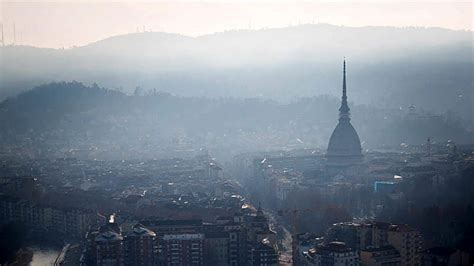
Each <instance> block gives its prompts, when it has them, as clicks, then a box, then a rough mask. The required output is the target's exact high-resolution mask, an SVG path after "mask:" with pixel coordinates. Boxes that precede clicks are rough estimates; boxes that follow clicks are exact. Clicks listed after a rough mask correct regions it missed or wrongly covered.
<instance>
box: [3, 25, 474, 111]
mask: <svg viewBox="0 0 474 266" xmlns="http://www.w3.org/2000/svg"><path fill="white" fill-rule="evenodd" d="M472 49H473V44H472V32H467V31H452V30H446V29H440V28H393V27H360V28H352V27H340V26H333V25H326V24H317V25H301V26H295V27H288V28H281V29H265V30H256V31H230V32H223V33H216V34H213V35H206V36H201V37H197V38H191V37H186V36H181V35H177V34H167V33H152V32H145V33H134V34H128V35H122V36H115V37H112V38H108V39H105V40H102V41H98V42H95V43H91V44H89V45H86V46H83V47H76V48H71V49H66V50H54V49H40V48H33V47H22V46H8V47H4V48H1V54H0V58H1V66H0V73H1V76H0V84H1V90H0V99H4V98H5V97H8V96H12V95H15V94H17V93H18V92H21V91H24V90H27V89H28V88H31V87H34V86H37V85H39V84H42V83H47V82H51V81H63V80H64V81H72V80H78V81H81V82H84V83H86V84H93V83H98V84H99V85H101V86H105V87H109V88H120V89H121V90H122V91H123V92H126V93H132V92H133V91H134V90H135V88H136V87H141V88H142V89H143V90H145V91H146V90H152V89H157V90H160V91H165V92H169V93H173V94H176V95H181V96H205V97H213V98H218V97H229V96H231V97H258V98H264V99H273V100H278V101H285V102H287V101H292V100H295V99H298V98H299V97H307V96H314V95H321V94H329V95H334V96H338V94H339V92H340V83H341V61H342V58H343V57H344V56H345V57H346V58H347V59H348V81H349V97H350V98H351V100H353V101H355V102H357V103H359V104H375V105H377V106H379V107H390V108H398V107H407V106H409V105H411V104H415V105H417V106H420V107H423V108H425V109H429V110H434V111H436V112H446V111H447V110H452V111H455V112H457V113H458V114H460V115H462V116H463V118H464V119H467V120H469V119H471V120H472V117H473V112H474V111H473V109H472V105H473V101H474V100H473V99H474V96H472V94H473V89H472V88H473V82H472V81H473V80H472V75H473V73H474V71H473V64H474V63H473V61H474V60H473V54H472ZM427 95H429V97H427ZM369 96H370V97H369ZM369 98H370V101H369V100H368V99H369Z"/></svg>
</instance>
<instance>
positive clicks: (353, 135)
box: [326, 60, 362, 170]
mask: <svg viewBox="0 0 474 266" xmlns="http://www.w3.org/2000/svg"><path fill="white" fill-rule="evenodd" d="M349 111H350V109H349V105H348V104H347V95H346V60H344V66H343V81H342V102H341V107H340V108H339V123H338V124H337V126H336V128H335V129H334V131H333V132H332V135H331V138H330V139H329V145H328V150H327V153H326V158H327V166H328V169H336V170H344V169H347V168H348V167H351V166H354V165H359V164H360V163H362V148H361V145H360V139H359V135H357V132H356V130H355V129H354V127H353V126H352V124H351V118H350V113H349Z"/></svg>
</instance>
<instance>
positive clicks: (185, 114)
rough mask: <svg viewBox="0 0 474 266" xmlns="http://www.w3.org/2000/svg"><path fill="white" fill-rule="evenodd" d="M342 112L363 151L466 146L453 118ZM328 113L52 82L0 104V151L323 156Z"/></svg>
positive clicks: (329, 107)
mask: <svg viewBox="0 0 474 266" xmlns="http://www.w3.org/2000/svg"><path fill="white" fill-rule="evenodd" d="M350 104H351V109H352V111H351V112H352V116H353V120H352V121H353V124H354V126H355V127H356V129H357V130H358V133H359V135H360V137H361V141H362V142H363V146H364V149H371V148H377V147H381V146H384V145H389V146H399V145H400V143H402V142H404V143H413V144H420V143H424V142H425V140H426V137H427V136H430V137H431V138H432V139H433V140H434V141H447V140H448V139H451V140H453V141H455V142H456V143H470V142H472V141H474V139H472V136H473V134H472V132H469V131H468V130H466V129H465V128H464V127H463V126H462V123H460V121H458V120H457V119H456V117H441V116H434V115H432V114H430V113H426V112H423V111H422V110H419V111H418V115H417V116H416V117H415V118H414V119H413V118H410V119H407V111H406V110H399V109H395V110H390V109H378V108H374V107H367V106H361V105H354V104H353V103H350ZM338 107H339V99H337V98H334V97H328V96H321V97H313V98H302V99H300V100H298V101H296V102H293V103H288V104H281V103H277V102H274V101H269V100H260V99H209V98H197V97H177V96H173V95H170V94H168V93H163V92H151V93H147V94H145V95H135V96H128V95H125V94H123V93H122V92H119V91H116V90H110V89H105V88H100V87H98V86H92V87H87V86H84V85H83V84H81V83H77V82H72V83H52V84H48V85H43V86H40V87H37V88H34V89H33V90H31V91H28V92H26V93H22V94H20V95H19V96H18V97H15V98H11V99H9V100H7V101H4V102H2V103H0V124H1V125H2V127H0V150H1V151H2V152H5V153H6V154H10V155H11V154H15V151H16V150H19V151H22V152H21V153H22V154H24V153H25V151H28V152H29V153H30V154H32V156H39V157H41V156H52V157H57V156H59V157H63V156H77V154H76V155H71V154H69V153H71V152H72V153H74V152H73V151H81V152H82V153H86V154H87V156H86V155H83V156H86V157H88V158H107V159H110V158H115V159H120V158H126V157H131V158H155V157H158V156H160V155H161V156H165V155H166V156H168V157H169V156H171V155H172V154H173V153H174V152H176V151H181V152H188V151H196V150H199V149H202V148H204V149H206V150H209V151H211V152H212V153H213V154H214V155H215V156H232V154H230V153H229V151H230V150H232V151H233V154H236V153H238V152H246V151H256V150H278V149H321V150H325V148H326V146H327V142H328V139H329V135H330V134H331V132H332V130H333V128H334V127H335V125H336V123H337V109H338ZM51 153H52V154H51ZM0 156H1V153H0Z"/></svg>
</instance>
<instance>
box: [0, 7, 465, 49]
mask: <svg viewBox="0 0 474 266" xmlns="http://www.w3.org/2000/svg"><path fill="white" fill-rule="evenodd" d="M0 1H1V3H0V5H1V6H0V21H1V23H2V24H3V27H4V36H5V41H6V43H7V44H10V43H12V42H13V39H14V37H13V36H14V34H13V27H14V26H13V25H15V29H16V43H17V44H25V45H34V46H41V47H54V48H59V47H65V48H68V47H71V46H73V45H85V44H87V43H90V42H94V41H97V40H100V39H104V38H107V37H110V36H113V35H118V34H125V33H130V32H136V31H137V29H138V30H139V31H143V29H145V30H146V31H164V32H173V33H180V34H184V35H190V36H199V35H203V34H209V33H214V32H221V31H225V30H232V29H248V28H249V27H250V28H251V29H254V30H255V29H261V28H265V27H267V28H270V27H285V26H288V25H297V24H299V23H313V22H314V23H330V24H336V25H346V26H366V25H383V26H399V27H404V26H422V27H432V26H436V27H444V28H450V29H464V30H472V21H473V15H472V14H473V4H472V3H471V2H470V1H455V0H453V1H447V0H444V1H424V0H421V1H395V0H378V1H342V0H332V1H331V0H326V1H291V2H289V1H284V0H280V1H258V3H257V2H256V1H255V2H254V1H236V0H234V1H232V0H230V1H210V2H209V1H193V2H178V1H174V2H173V1H121V2H111V1H108V0H95V1H55V2H48V1H34V2H32V1H30V2H24V1H13V2H5V1H3V0H0Z"/></svg>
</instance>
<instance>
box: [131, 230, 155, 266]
mask: <svg viewBox="0 0 474 266" xmlns="http://www.w3.org/2000/svg"><path fill="white" fill-rule="evenodd" d="M123 247H124V248H123V249H124V255H125V258H124V260H125V264H126V265H137V266H139V265H155V257H156V256H157V253H158V245H157V241H156V234H155V232H153V231H151V230H150V229H148V228H146V227H144V226H143V225H141V224H136V225H134V226H133V228H132V230H130V232H128V233H127V234H125V237H124V240H123Z"/></svg>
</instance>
